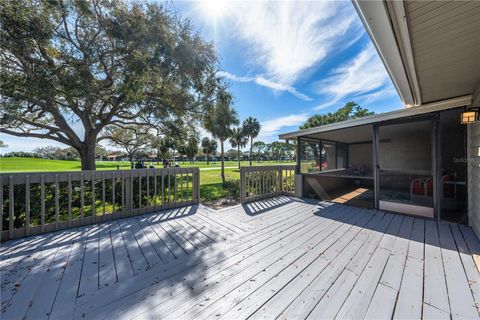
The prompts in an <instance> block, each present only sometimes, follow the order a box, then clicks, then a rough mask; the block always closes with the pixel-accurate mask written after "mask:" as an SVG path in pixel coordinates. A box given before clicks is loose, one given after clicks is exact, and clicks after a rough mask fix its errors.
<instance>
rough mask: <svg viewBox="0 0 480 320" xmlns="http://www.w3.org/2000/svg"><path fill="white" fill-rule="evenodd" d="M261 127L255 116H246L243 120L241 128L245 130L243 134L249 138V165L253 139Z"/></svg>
mask: <svg viewBox="0 0 480 320" xmlns="http://www.w3.org/2000/svg"><path fill="white" fill-rule="evenodd" d="M261 128H262V126H261V125H260V123H259V122H258V120H257V119H255V118H252V117H248V118H247V119H245V121H243V130H244V132H245V135H246V136H247V137H248V138H250V156H249V157H248V158H249V160H250V166H252V147H253V139H254V138H256V137H257V136H258V134H259V133H260V129H261Z"/></svg>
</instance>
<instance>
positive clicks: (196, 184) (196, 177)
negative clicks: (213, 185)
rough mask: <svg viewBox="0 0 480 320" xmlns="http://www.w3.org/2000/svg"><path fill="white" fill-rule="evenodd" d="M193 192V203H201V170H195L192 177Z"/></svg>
mask: <svg viewBox="0 0 480 320" xmlns="http://www.w3.org/2000/svg"><path fill="white" fill-rule="evenodd" d="M192 191H193V195H192V198H193V203H195V204H199V203H200V169H199V168H194V171H193V175H192Z"/></svg>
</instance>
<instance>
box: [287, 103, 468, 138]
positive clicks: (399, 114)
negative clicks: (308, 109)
mask: <svg viewBox="0 0 480 320" xmlns="http://www.w3.org/2000/svg"><path fill="white" fill-rule="evenodd" d="M471 101H472V96H471V95H467V96H462V97H458V98H453V99H447V100H442V101H438V102H433V103H428V104H424V105H421V106H417V107H411V108H407V109H401V110H396V111H391V112H385V113H381V114H377V115H373V116H369V117H364V118H358V119H353V120H347V121H342V122H337V123H332V124H327V125H324V126H319V127H315V128H310V129H304V130H298V131H294V132H289V133H284V134H281V135H279V138H280V139H285V140H294V139H296V138H297V137H302V136H308V135H311V134H316V133H322V132H328V131H334V130H339V129H346V128H351V127H358V126H363V125H367V124H373V123H379V122H384V121H391V120H396V119H401V118H408V117H414V116H418V115H422V114H427V113H431V112H436V111H442V110H448V109H452V108H457V107H463V106H469V105H470V104H471Z"/></svg>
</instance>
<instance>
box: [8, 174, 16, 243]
mask: <svg viewBox="0 0 480 320" xmlns="http://www.w3.org/2000/svg"><path fill="white" fill-rule="evenodd" d="M9 180H10V181H9V185H8V237H9V238H10V239H12V238H13V220H14V216H15V198H14V192H13V191H14V190H13V188H14V186H13V176H10V177H9Z"/></svg>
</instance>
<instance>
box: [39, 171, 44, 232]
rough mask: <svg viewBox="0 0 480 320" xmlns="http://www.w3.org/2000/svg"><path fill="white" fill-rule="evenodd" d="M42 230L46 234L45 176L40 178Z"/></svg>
mask: <svg viewBox="0 0 480 320" xmlns="http://www.w3.org/2000/svg"><path fill="white" fill-rule="evenodd" d="M40 226H41V227H40V228H41V230H42V233H44V232H45V175H43V174H42V176H41V177H40Z"/></svg>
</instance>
